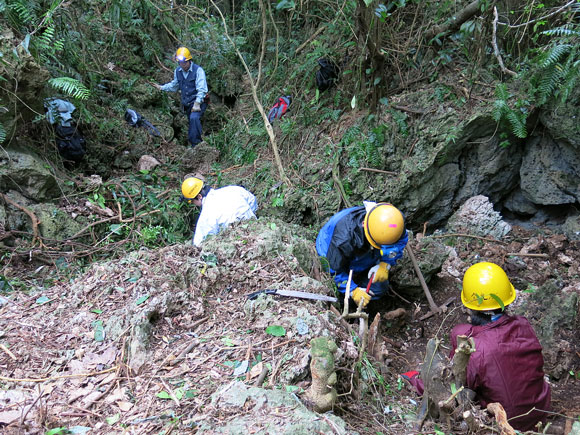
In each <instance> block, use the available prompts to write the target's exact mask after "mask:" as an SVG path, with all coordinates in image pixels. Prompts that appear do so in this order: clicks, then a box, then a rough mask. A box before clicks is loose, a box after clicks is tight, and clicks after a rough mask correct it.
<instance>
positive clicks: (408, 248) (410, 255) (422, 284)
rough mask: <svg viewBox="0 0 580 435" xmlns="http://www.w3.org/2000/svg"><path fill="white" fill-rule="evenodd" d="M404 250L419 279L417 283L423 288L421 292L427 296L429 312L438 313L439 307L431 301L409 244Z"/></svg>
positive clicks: (429, 293)
mask: <svg viewBox="0 0 580 435" xmlns="http://www.w3.org/2000/svg"><path fill="white" fill-rule="evenodd" d="M405 249H407V253H408V254H409V258H410V259H411V263H413V268H414V269H415V273H416V274H417V277H418V278H419V282H420V283H421V287H423V291H424V292H425V296H427V301H428V302H429V307H431V311H433V312H434V313H438V312H439V307H438V306H437V304H435V301H434V300H433V297H432V296H431V292H430V291H429V288H428V287H427V283H426V282H425V278H423V274H422V273H421V269H419V265H418V264H417V260H416V259H415V254H414V253H413V250H412V249H411V246H409V244H407V246H405Z"/></svg>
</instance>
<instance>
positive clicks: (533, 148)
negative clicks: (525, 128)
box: [520, 135, 580, 205]
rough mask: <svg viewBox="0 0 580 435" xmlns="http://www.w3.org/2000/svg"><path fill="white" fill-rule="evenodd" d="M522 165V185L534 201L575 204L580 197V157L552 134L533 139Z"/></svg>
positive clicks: (552, 203) (549, 203)
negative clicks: (553, 137)
mask: <svg viewBox="0 0 580 435" xmlns="http://www.w3.org/2000/svg"><path fill="white" fill-rule="evenodd" d="M528 147H529V148H528V150H527V152H526V155H525V156H524V159H523V160H522V166H521V168H520V177H521V188H522V190H523V192H524V193H525V194H526V196H527V197H529V198H530V199H531V200H532V201H533V202H534V203H535V204H542V205H556V204H573V203H575V202H578V201H579V200H580V156H579V155H578V151H577V150H576V149H575V148H573V147H571V146H569V145H568V144H567V143H566V142H564V141H555V140H554V139H552V138H551V137H550V136H549V135H544V136H541V137H535V138H533V139H532V140H531V141H530V142H529V144H528Z"/></svg>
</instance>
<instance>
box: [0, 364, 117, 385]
mask: <svg viewBox="0 0 580 435" xmlns="http://www.w3.org/2000/svg"><path fill="white" fill-rule="evenodd" d="M115 370H117V366H115V367H111V368H110V369H107V370H101V371H100V372H93V373H77V374H74V375H62V376H54V377H51V378H39V379H34V378H6V377H4V376H0V381H8V382H46V381H54V380H56V379H66V378H84V377H89V376H97V375H102V374H103V373H109V372H114V371H115Z"/></svg>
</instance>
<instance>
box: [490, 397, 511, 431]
mask: <svg viewBox="0 0 580 435" xmlns="http://www.w3.org/2000/svg"><path fill="white" fill-rule="evenodd" d="M487 410H488V411H489V412H491V413H492V414H493V415H494V416H495V420H496V421H497V424H498V426H499V430H500V434H501V435H515V433H516V431H515V430H514V428H513V427H511V426H510V424H509V423H508V421H507V415H506V413H505V410H504V409H503V406H501V403H488V405H487Z"/></svg>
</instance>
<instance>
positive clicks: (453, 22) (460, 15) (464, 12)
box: [425, 0, 481, 41]
mask: <svg viewBox="0 0 580 435" xmlns="http://www.w3.org/2000/svg"><path fill="white" fill-rule="evenodd" d="M480 3H481V0H475V1H473V2H471V3H469V4H468V5H467V6H466V7H464V8H463V9H461V10H460V11H459V12H457V13H456V14H455V15H453V16H452V17H451V18H449V19H448V20H447V21H446V22H445V23H443V24H440V25H438V26H433V27H431V28H430V29H429V30H427V31H426V32H425V38H426V39H427V40H428V41H430V40H431V38H433V37H434V36H437V35H439V34H444V33H449V32H453V31H454V30H457V29H459V27H461V25H462V24H463V23H465V22H466V21H467V20H469V19H470V18H471V17H473V16H474V15H475V14H476V13H477V12H479V4H480Z"/></svg>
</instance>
